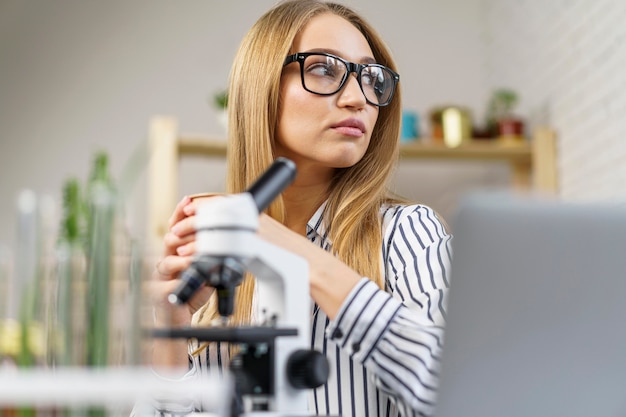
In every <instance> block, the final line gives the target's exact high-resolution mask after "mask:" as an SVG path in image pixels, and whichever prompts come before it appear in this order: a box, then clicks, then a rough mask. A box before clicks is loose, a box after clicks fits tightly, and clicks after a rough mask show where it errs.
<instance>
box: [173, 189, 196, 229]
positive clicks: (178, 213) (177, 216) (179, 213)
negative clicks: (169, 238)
mask: <svg viewBox="0 0 626 417" xmlns="http://www.w3.org/2000/svg"><path fill="white" fill-rule="evenodd" d="M190 202H191V199H190V198H189V197H188V196H184V197H183V198H182V200H180V201H179V202H178V204H176V207H175V208H174V212H173V213H172V215H171V216H170V218H169V219H168V221H167V224H168V227H169V228H171V227H172V226H174V225H175V224H176V223H177V222H179V221H180V220H182V219H184V218H185V217H186V214H185V212H184V208H185V206H187V205H189V203H190Z"/></svg>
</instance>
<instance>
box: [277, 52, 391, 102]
mask: <svg viewBox="0 0 626 417" xmlns="http://www.w3.org/2000/svg"><path fill="white" fill-rule="evenodd" d="M296 61H297V62H299V63H300V78H301V79H302V87H303V88H304V89H305V90H306V91H308V92H310V93H313V94H318V95H320V96H331V95H333V94H336V93H337V92H338V91H339V90H341V89H342V88H343V86H344V85H345V84H346V81H347V80H348V76H350V73H352V72H354V73H355V74H356V76H357V77H356V79H357V81H358V83H359V86H360V87H361V91H362V92H363V95H364V96H365V100H366V101H367V102H368V103H369V104H372V105H374V106H379V107H382V106H386V105H388V104H389V103H390V102H391V99H392V98H393V93H394V92H395V91H396V85H397V84H398V81H399V80H400V75H398V74H397V73H395V72H393V71H392V70H391V69H389V68H387V67H386V66H384V65H380V64H355V63H354V62H348V61H346V60H345V59H342V58H339V57H338V56H335V55H331V54H327V53H324V52H306V53H297V54H293V55H289V56H287V58H285V62H284V63H283V66H286V65H289V64H291V63H292V62H296Z"/></svg>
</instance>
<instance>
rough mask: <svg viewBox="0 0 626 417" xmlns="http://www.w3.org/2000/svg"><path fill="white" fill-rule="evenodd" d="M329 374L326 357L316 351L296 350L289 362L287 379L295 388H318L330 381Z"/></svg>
mask: <svg viewBox="0 0 626 417" xmlns="http://www.w3.org/2000/svg"><path fill="white" fill-rule="evenodd" d="M328 373H329V368H328V360H327V359H326V356H324V355H323V354H321V353H320V352H318V351H316V350H308V349H299V350H296V351H295V352H293V353H292V354H291V355H290V356H289V359H288V360H287V379H288V380H289V383H290V384H291V386H292V387H294V388H298V389H306V388H317V387H319V386H320V385H322V384H324V383H325V382H326V381H327V380H328Z"/></svg>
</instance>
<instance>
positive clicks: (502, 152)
mask: <svg viewBox="0 0 626 417" xmlns="http://www.w3.org/2000/svg"><path fill="white" fill-rule="evenodd" d="M149 136H150V147H151V160H150V171H149V174H148V175H149V184H148V187H149V200H148V203H149V210H150V211H149V218H148V234H149V236H148V238H149V240H150V241H151V242H153V243H154V245H155V247H160V245H161V240H162V237H163V235H164V234H165V232H166V227H167V219H168V218H169V216H170V214H171V212H172V211H173V209H174V206H175V204H176V201H177V198H178V194H177V190H178V178H177V175H176V173H177V172H178V171H177V168H178V160H179V158H180V157H182V156H204V157H217V158H224V157H225V156H226V141H225V140H224V139H222V138H217V137H212V138H211V137H204V136H200V135H196V136H193V135H181V134H180V133H179V132H178V122H177V119H176V118H174V117H169V116H157V117H154V118H153V119H152V120H151V122H150V131H149ZM400 159H401V160H417V159H429V160H451V161H477V162H481V161H486V162H489V161H501V162H504V163H506V164H508V165H509V167H510V168H511V174H512V175H511V187H512V188H516V189H525V190H528V189H534V190H538V191H542V192H549V193H556V192H557V188H558V185H557V170H556V134H555V132H554V131H553V130H551V129H548V128H538V129H536V131H535V132H534V134H533V137H532V139H531V140H530V141H525V140H478V139H473V140H469V141H467V142H464V143H462V144H461V145H460V146H458V147H456V148H449V147H447V146H445V144H444V143H443V142H439V141H435V140H423V139H420V140H418V141H415V142H407V143H403V144H402V145H401V147H400Z"/></svg>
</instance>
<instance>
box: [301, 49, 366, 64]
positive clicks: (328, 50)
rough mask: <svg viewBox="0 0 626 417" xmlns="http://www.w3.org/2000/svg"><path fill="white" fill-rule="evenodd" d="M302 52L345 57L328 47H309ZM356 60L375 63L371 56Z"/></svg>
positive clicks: (363, 62)
mask: <svg viewBox="0 0 626 417" xmlns="http://www.w3.org/2000/svg"><path fill="white" fill-rule="evenodd" d="M303 52H322V53H327V54H332V55H336V56H338V57H340V58H343V59H346V58H344V57H343V56H342V54H341V53H340V52H339V51H337V50H336V49H330V48H313V49H309V50H306V51H303ZM346 61H349V60H348V59H346ZM357 62H359V63H361V64H375V63H376V60H375V59H374V58H373V57H371V56H363V57H361V59H359V60H358V61H357Z"/></svg>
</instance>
